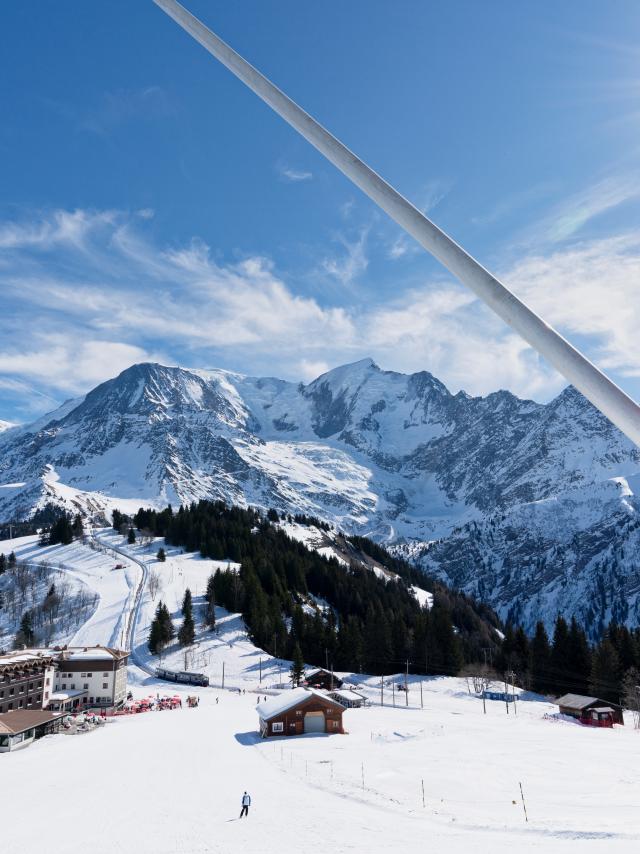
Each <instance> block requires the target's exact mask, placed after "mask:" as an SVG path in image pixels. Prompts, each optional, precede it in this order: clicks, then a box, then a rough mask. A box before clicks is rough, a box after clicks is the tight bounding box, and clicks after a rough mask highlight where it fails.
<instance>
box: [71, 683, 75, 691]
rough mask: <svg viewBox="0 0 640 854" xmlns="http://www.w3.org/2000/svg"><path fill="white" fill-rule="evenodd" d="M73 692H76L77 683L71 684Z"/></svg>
mask: <svg viewBox="0 0 640 854" xmlns="http://www.w3.org/2000/svg"><path fill="white" fill-rule="evenodd" d="M71 690H72V691H75V690H76V683H75V682H72V683H71Z"/></svg>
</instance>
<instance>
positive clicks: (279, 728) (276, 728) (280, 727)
mask: <svg viewBox="0 0 640 854" xmlns="http://www.w3.org/2000/svg"><path fill="white" fill-rule="evenodd" d="M271 732H284V724H283V723H282V721H276V722H275V723H272V724H271Z"/></svg>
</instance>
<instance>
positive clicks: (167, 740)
mask: <svg viewBox="0 0 640 854" xmlns="http://www.w3.org/2000/svg"><path fill="white" fill-rule="evenodd" d="M414 687H415V686H414ZM423 688H424V698H425V708H424V709H419V708H410V709H408V710H407V709H406V708H401V707H398V708H395V709H394V708H390V707H385V708H384V709H381V708H379V707H371V708H367V709H351V710H349V711H347V712H345V718H344V720H345V726H346V728H347V730H348V735H334V736H305V737H299V738H295V739H286V738H283V739H278V740H273V739H272V740H268V741H261V740H260V739H259V738H258V737H257V734H256V724H257V715H256V712H255V709H254V704H255V699H256V697H255V695H253V694H251V693H246V694H238V693H230V692H228V691H220V690H216V689H198V690H197V693H198V694H199V696H200V697H201V705H200V707H199V708H197V709H187V708H184V709H182V710H178V711H175V712H165V713H163V714H159V713H157V712H152V713H148V714H146V715H138V716H135V717H132V718H128V719H127V718H120V719H116V720H113V721H111V722H109V723H108V724H107V726H105V727H104V728H103V729H102V730H99V731H96V732H92V733H89V734H86V735H81V736H66V735H59V736H52V737H48V738H46V739H44V740H42V741H40V742H38V743H36V744H35V745H33V746H32V747H30V748H28V749H27V750H24V751H18V752H15V753H13V754H7V755H2V756H0V784H1V785H2V792H3V795H2V807H3V810H2V812H3V823H2V824H3V850H5V851H8V852H14V851H15V852H18V851H19V852H21V854H36V852H39V851H40V850H41V847H42V840H41V839H40V838H39V837H38V835H37V834H25V832H24V827H25V822H26V821H27V820H28V817H29V815H30V814H31V809H32V806H33V805H34V804H37V805H38V826H39V827H42V828H46V827H49V828H52V829H53V830H52V833H53V834H54V836H53V838H54V840H55V845H54V846H53V847H52V848H51V850H54V851H55V854H71V852H75V851H76V850H77V840H78V839H90V840H91V848H92V850H93V851H94V852H96V854H107V852H109V854H112V852H113V851H138V852H145V854H146V852H149V854H151V852H153V854H175V853H176V852H181V854H182V852H185V853H186V852H189V854H192V852H193V853H194V854H195V852H224V854H230V852H238V854H240V852H260V854H283V853H286V852H297V851H298V850H299V849H300V846H301V845H302V844H305V843H306V844H309V845H311V846H313V847H314V848H315V847H318V846H321V847H322V849H323V850H331V851H335V852H383V851H388V850H389V848H390V847H392V848H399V849H400V850H404V851H416V852H417V851H422V850H425V849H426V850H432V851H438V852H440V851H447V852H452V853H453V854H458V852H460V854H462V852H464V854H467V852H468V850H469V848H470V847H471V846H472V847H473V850H474V851H475V852H507V851H509V852H514V851H517V852H529V851H530V852H540V851H544V852H571V854H573V852H576V854H577V852H580V854H583V852H593V854H605V852H606V854H610V852H632V851H637V850H638V844H639V843H640V816H639V815H638V808H637V803H638V792H639V783H640V781H639V772H638V763H637V747H638V734H637V733H635V732H633V731H632V730H631V729H630V728H625V729H621V728H620V729H616V730H614V731H613V732H611V731H608V732H607V731H598V730H588V729H586V728H581V727H580V726H578V725H573V724H558V723H549V722H548V721H545V720H544V719H543V718H542V712H543V710H544V709H545V708H546V707H545V705H544V704H540V703H535V702H522V703H521V704H520V708H519V710H518V715H517V717H516V716H514V715H510V716H509V717H507V716H506V714H505V711H504V707H503V705H502V704H491V708H490V710H489V713H488V714H487V716H484V715H483V714H482V704H481V703H480V702H478V701H477V700H475V699H473V698H470V697H468V696H465V694H464V692H463V691H462V683H461V682H460V681H459V680H453V679H432V680H429V681H428V682H426V683H425V685H424V686H423ZM157 690H159V691H163V690H164V686H162V685H159V684H158V683H157V682H155V680H153V679H145V680H144V684H142V685H140V686H139V687H137V688H136V689H135V693H137V694H139V695H141V696H142V695H144V696H146V695H148V694H149V693H150V692H153V693H155V692H156V691H157ZM179 690H181V689H179ZM182 690H183V693H185V694H186V693H188V692H187V690H186V689H182ZM193 692H194V689H191V693H193ZM171 693H174V691H173V689H172V691H171ZM216 697H217V698H218V699H219V703H218V704H217V705H216V703H215V699H216ZM62 769H63V773H62V774H61V770H62ZM97 769H98V770H97ZM594 769H597V774H596V773H594ZM88 777H89V779H87V778H88ZM74 780H75V781H82V782H81V783H79V784H77V783H74V782H73V781H74ZM422 780H424V789H425V802H424V806H423V803H422V782H421V781H422ZM520 780H522V782H523V786H524V792H525V796H526V798H527V807H528V811H529V822H528V823H526V822H525V821H524V814H523V810H522V805H521V801H520V791H519V785H518V784H519V781H520ZM9 783H10V785H9ZM245 789H246V790H248V791H249V792H250V794H251V796H252V799H253V805H252V808H251V811H250V815H249V818H248V820H243V821H241V822H240V821H238V820H237V819H238V815H239V810H240V797H241V795H242V793H243V791H244V790H245ZM105 805H106V806H105ZM110 805H111V806H110ZM116 805H117V808H115V807H116ZM112 806H113V808H112ZM63 826H64V827H66V828H68V830H65V831H64V832H62V831H61V828H62V827H63Z"/></svg>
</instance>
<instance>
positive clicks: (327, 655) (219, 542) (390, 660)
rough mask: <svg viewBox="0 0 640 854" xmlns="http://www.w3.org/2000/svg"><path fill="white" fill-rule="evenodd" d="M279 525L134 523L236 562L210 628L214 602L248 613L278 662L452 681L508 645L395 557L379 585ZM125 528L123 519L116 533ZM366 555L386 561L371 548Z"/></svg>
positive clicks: (253, 630)
mask: <svg viewBox="0 0 640 854" xmlns="http://www.w3.org/2000/svg"><path fill="white" fill-rule="evenodd" d="M302 518H305V521H307V518H308V520H309V522H312V521H313V524H315V520H312V519H311V517H300V516H299V517H298V520H301V519H302ZM277 520H278V516H277V514H276V513H275V511H270V512H269V514H267V516H263V515H262V514H261V513H260V512H258V511H257V510H254V509H242V508H238V507H227V506H226V505H225V504H224V503H223V502H214V501H200V502H199V503H197V504H196V503H193V504H191V505H189V506H186V507H180V508H179V509H178V511H177V512H174V511H173V509H172V508H171V507H167V508H166V509H165V510H162V511H155V510H149V509H141V510H139V511H138V513H136V515H135V516H134V518H133V523H134V524H135V526H136V527H137V528H138V529H144V530H149V531H151V532H152V533H153V535H154V536H163V537H165V539H166V541H167V543H169V544H172V545H175V546H182V547H184V548H185V549H186V550H187V551H200V553H201V555H202V556H203V557H205V558H212V559H215V560H222V561H228V562H229V567H228V568H227V569H222V570H218V571H217V572H216V573H215V575H214V576H213V577H212V579H210V583H209V585H208V590H207V612H208V614H209V619H210V618H211V617H212V616H213V619H215V616H214V606H213V605H211V603H212V602H213V603H217V604H219V605H221V606H223V607H225V608H227V609H228V610H230V611H235V612H240V613H242V614H243V616H244V619H245V623H246V625H247V629H248V631H249V633H250V636H251V638H252V640H253V641H254V642H255V643H256V645H257V646H259V647H261V648H262V649H264V650H266V651H267V652H269V653H270V654H271V655H274V656H275V657H280V658H289V659H291V658H294V653H295V647H296V644H297V645H298V646H299V647H300V650H301V653H302V655H303V657H304V659H305V660H306V661H309V662H313V663H315V664H317V665H318V666H326V665H327V664H329V665H333V667H334V668H336V669H339V670H351V671H356V672H357V671H362V672H368V673H389V672H392V671H397V670H402V669H405V667H406V666H407V662H408V663H409V670H410V672H415V673H434V674H449V675H452V674H455V673H457V672H458V671H459V669H460V668H461V667H462V665H463V664H465V663H466V662H469V661H478V660H481V659H482V655H483V652H482V651H483V650H484V649H491V650H493V651H494V652H495V654H496V655H497V653H498V651H499V638H498V635H497V634H496V633H495V631H494V628H493V627H492V625H490V624H489V623H488V622H487V621H486V620H485V619H484V617H483V616H481V615H480V614H479V613H478V612H477V611H476V608H475V603H474V602H473V601H472V600H471V599H469V598H468V597H465V596H463V595H462V594H458V593H454V592H453V591H449V590H447V589H446V588H445V587H444V585H442V584H437V583H432V582H430V581H429V580H428V579H426V577H425V576H424V574H422V573H420V572H419V571H418V570H416V569H415V568H414V567H411V566H409V564H404V563H403V562H399V561H398V560H397V559H394V558H392V557H391V556H390V555H388V554H387V553H386V552H385V553H384V558H385V560H386V562H387V564H391V565H393V569H394V572H397V574H398V576H399V577H398V578H397V579H391V580H386V579H384V578H379V577H378V576H377V575H376V574H375V573H374V572H372V571H371V570H370V569H368V568H366V566H365V565H364V564H363V563H361V562H358V561H352V562H351V563H350V565H349V566H348V567H345V566H344V565H342V564H341V563H339V562H338V561H337V560H336V559H335V558H326V557H324V556H323V555H320V554H318V553H317V552H314V551H310V550H308V549H307V548H306V547H305V546H304V545H303V544H302V543H299V542H297V541H295V540H292V539H290V538H289V537H288V536H287V535H286V533H285V532H284V531H283V530H282V529H281V528H280V527H279V526H278V524H277ZM122 523H123V518H122V514H118V517H117V519H115V518H114V527H116V525H118V527H120V526H121V525H122ZM354 544H355V541H354ZM357 547H358V548H359V549H360V551H361V552H363V554H364V550H365V548H369V550H370V552H375V554H376V555H378V554H380V551H379V547H377V546H375V545H374V544H373V543H371V542H370V541H365V540H363V539H361V538H358V540H357ZM369 557H373V554H369ZM231 563H239V564H240V568H239V569H236V568H232V567H231ZM398 570H400V572H398ZM418 580H419V581H420V583H421V585H422V586H423V587H424V586H425V585H426V586H427V587H428V589H430V590H431V591H432V592H433V595H434V605H433V608H432V609H431V610H428V609H426V608H423V607H421V605H420V604H419V602H418V601H417V599H416V597H415V596H414V595H413V593H412V591H411V589H410V583H414V582H415V581H418ZM486 611H487V613H489V609H486ZM492 617H493V620H494V622H495V624H496V625H498V621H497V618H496V617H495V615H492Z"/></svg>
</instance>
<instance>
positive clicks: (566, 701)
mask: <svg viewBox="0 0 640 854" xmlns="http://www.w3.org/2000/svg"><path fill="white" fill-rule="evenodd" d="M556 703H557V704H558V705H559V706H564V707H565V708H566V709H575V710H576V711H581V710H582V709H586V708H587V707H588V706H592V705H593V704H594V703H600V705H601V706H607V707H610V706H615V707H616V708H618V709H619V708H621V707H620V706H619V705H618V704H617V703H612V702H611V700H601V699H600V698H599V697H585V696H584V695H582V694H564V696H562V697H558V699H557V700H556ZM612 711H613V709H612Z"/></svg>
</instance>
